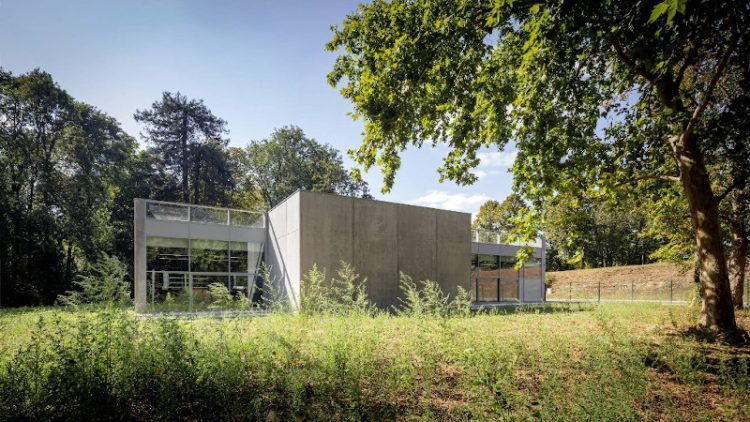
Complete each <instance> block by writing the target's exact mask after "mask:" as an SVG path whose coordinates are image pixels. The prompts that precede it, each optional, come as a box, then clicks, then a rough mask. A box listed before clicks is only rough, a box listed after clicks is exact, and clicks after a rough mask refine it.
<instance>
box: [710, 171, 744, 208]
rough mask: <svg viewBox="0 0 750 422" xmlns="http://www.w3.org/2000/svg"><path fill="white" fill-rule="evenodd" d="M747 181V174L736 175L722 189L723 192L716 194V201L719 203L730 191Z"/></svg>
mask: <svg viewBox="0 0 750 422" xmlns="http://www.w3.org/2000/svg"><path fill="white" fill-rule="evenodd" d="M745 183H747V175H745V176H744V177H738V178H736V179H735V180H734V182H732V184H731V185H729V186H727V188H726V189H724V192H722V193H721V194H719V195H717V196H716V203H717V204H718V203H720V202H721V201H722V200H723V199H724V198H726V197H727V196H728V195H729V194H730V193H732V192H733V191H734V190H735V189H737V188H739V187H742V186H744V185H745Z"/></svg>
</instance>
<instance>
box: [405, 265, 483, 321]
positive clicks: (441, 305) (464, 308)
mask: <svg viewBox="0 0 750 422" xmlns="http://www.w3.org/2000/svg"><path fill="white" fill-rule="evenodd" d="M419 284H421V288H420V286H418V285H417V283H415V282H414V280H413V279H412V278H411V277H409V276H408V275H406V274H404V273H400V280H399V285H400V287H401V292H402V294H403V298H399V301H400V302H401V306H400V307H399V308H397V309H396V313H397V314H399V315H402V316H411V317H417V318H419V317H424V316H429V317H448V316H469V315H470V314H471V304H472V299H471V293H469V291H467V290H466V289H464V288H462V287H460V286H459V288H458V293H457V294H456V297H455V298H453V300H450V296H449V295H447V294H445V293H443V290H442V289H441V288H440V285H439V284H438V283H437V282H436V281H432V280H425V281H421V282H419Z"/></svg>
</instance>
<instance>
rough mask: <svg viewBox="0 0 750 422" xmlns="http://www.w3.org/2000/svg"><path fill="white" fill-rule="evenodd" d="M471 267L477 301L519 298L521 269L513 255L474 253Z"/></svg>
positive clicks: (501, 300) (504, 300)
mask: <svg viewBox="0 0 750 422" xmlns="http://www.w3.org/2000/svg"><path fill="white" fill-rule="evenodd" d="M471 269H472V275H471V277H472V280H473V283H474V286H475V289H476V291H475V294H476V298H477V302H514V301H519V300H520V290H519V289H520V277H521V271H519V270H518V269H516V258H515V257H512V256H498V255H486V254H474V255H472V262H471Z"/></svg>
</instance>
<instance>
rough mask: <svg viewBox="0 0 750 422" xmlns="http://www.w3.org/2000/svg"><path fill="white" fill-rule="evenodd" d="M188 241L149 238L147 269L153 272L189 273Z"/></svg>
mask: <svg viewBox="0 0 750 422" xmlns="http://www.w3.org/2000/svg"><path fill="white" fill-rule="evenodd" d="M188 262H189V252H188V240H187V239H173V238H169V237H149V238H148V239H147V240H146V267H147V269H148V270H152V271H187V270H188Z"/></svg>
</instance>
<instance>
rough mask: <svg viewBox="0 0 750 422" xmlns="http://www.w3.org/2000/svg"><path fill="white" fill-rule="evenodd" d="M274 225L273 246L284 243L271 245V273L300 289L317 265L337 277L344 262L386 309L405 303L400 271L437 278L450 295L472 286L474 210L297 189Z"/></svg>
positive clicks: (275, 214)
mask: <svg viewBox="0 0 750 422" xmlns="http://www.w3.org/2000/svg"><path fill="white" fill-rule="evenodd" d="M268 221H269V242H276V243H277V244H278V246H274V245H270V244H269V246H270V247H269V248H268V252H269V256H267V260H268V262H269V263H270V264H271V266H272V269H273V271H272V274H273V276H274V277H277V278H279V279H281V280H283V283H284V284H285V285H289V286H293V287H292V291H295V292H298V291H299V283H300V281H301V277H303V276H304V274H305V273H307V272H308V271H309V270H310V269H312V267H313V265H317V267H318V268H319V269H325V270H326V271H327V274H328V275H329V276H330V275H332V274H333V272H335V271H336V269H337V268H338V267H339V263H340V262H341V261H344V262H347V263H350V264H352V265H353V266H354V267H355V268H356V270H357V272H358V273H359V274H360V276H361V277H362V278H364V277H366V278H367V293H368V296H369V297H370V299H371V300H372V301H373V302H374V303H375V304H376V305H377V306H379V307H381V308H387V307H390V306H394V305H398V304H399V303H400V302H399V297H400V295H401V290H400V287H399V273H400V272H403V273H404V274H407V275H409V276H411V277H412V278H413V279H414V280H434V281H437V282H438V283H439V284H440V286H441V287H442V289H443V291H445V292H446V293H449V294H451V296H453V295H454V294H455V293H456V291H457V287H458V286H462V287H464V288H465V289H467V290H468V289H469V288H470V287H469V282H470V270H471V269H470V266H469V263H470V257H471V232H470V226H471V215H470V214H467V213H460V212H454V211H446V210H438V209H433V208H425V207H417V206H412V205H406V204H396V203H390V202H383V201H376V200H371V199H361V198H352V197H345V196H339V195H332V194H326V193H317V192H307V191H298V192H296V193H294V194H293V195H292V196H290V197H289V198H287V199H286V200H285V201H284V202H282V203H281V204H279V205H278V206H277V207H275V208H274V209H272V210H271V211H270V212H269V214H268ZM272 229H274V232H273V233H271V230H272ZM290 236H291V238H293V239H294V240H289V239H290ZM272 237H276V240H271V238H272ZM282 239H285V240H282ZM297 254H298V257H299V259H298V260H297V259H295V257H294V255H297ZM296 298H298V296H294V297H290V300H293V299H296ZM293 303H296V302H293Z"/></svg>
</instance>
